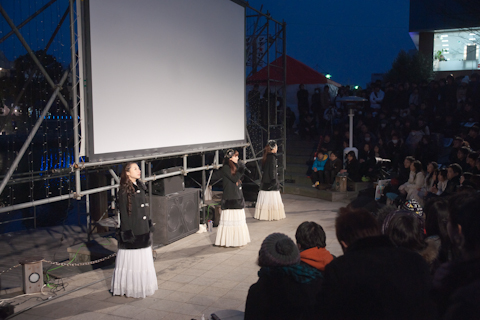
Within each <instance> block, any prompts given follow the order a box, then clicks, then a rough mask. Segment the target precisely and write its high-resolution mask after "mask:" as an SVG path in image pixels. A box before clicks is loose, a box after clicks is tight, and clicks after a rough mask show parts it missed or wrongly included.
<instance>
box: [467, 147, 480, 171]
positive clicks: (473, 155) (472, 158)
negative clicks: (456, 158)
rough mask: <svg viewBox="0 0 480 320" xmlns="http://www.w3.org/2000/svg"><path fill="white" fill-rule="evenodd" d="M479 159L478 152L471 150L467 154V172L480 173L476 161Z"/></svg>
mask: <svg viewBox="0 0 480 320" xmlns="http://www.w3.org/2000/svg"><path fill="white" fill-rule="evenodd" d="M477 159H478V152H470V153H469V154H468V156H467V165H468V166H467V170H466V171H467V172H470V173H472V174H479V173H480V170H478V168H477V166H476V163H477Z"/></svg>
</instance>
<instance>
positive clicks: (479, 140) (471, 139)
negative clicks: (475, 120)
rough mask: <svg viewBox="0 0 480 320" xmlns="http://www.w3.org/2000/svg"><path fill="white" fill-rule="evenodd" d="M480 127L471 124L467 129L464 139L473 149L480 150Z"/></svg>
mask: <svg viewBox="0 0 480 320" xmlns="http://www.w3.org/2000/svg"><path fill="white" fill-rule="evenodd" d="M479 131H480V128H479V127H478V126H476V125H475V126H472V127H470V129H468V136H467V137H466V138H465V140H467V141H468V143H469V144H470V148H472V150H474V151H479V150H480V135H479Z"/></svg>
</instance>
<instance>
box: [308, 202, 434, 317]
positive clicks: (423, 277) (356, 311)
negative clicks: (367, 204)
mask: <svg viewBox="0 0 480 320" xmlns="http://www.w3.org/2000/svg"><path fill="white" fill-rule="evenodd" d="M335 230H336V234H337V239H338V241H339V243H340V245H341V246H342V249H343V251H344V255H343V256H340V257H338V258H336V259H334V260H333V261H332V262H330V263H329V264H328V265H327V266H326V268H325V279H324V282H323V285H322V289H321V291H320V295H319V311H318V314H317V318H318V319H327V320H328V319H335V320H337V319H342V320H350V319H352V320H353V319H355V320H359V319H385V320H386V319H389V320H396V319H398V320H400V319H402V320H403V319H419V320H420V319H421V320H425V319H434V318H435V317H434V306H433V304H432V302H431V301H430V299H429V291H430V275H429V269H428V265H427V263H426V262H425V261H424V259H422V257H421V256H420V255H419V254H417V253H415V252H412V251H410V250H407V249H405V248H398V247H395V246H394V245H393V244H392V242H391V241H390V240H389V239H388V237H387V236H383V235H381V232H380V227H379V225H378V223H377V221H376V220H375V218H374V217H373V216H372V215H371V214H370V213H368V212H367V211H366V210H362V209H357V210H348V209H346V208H341V209H340V212H339V214H338V216H337V218H336V220H335ZM393 288H395V289H393Z"/></svg>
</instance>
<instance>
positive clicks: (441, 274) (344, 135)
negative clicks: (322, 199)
mask: <svg viewBox="0 0 480 320" xmlns="http://www.w3.org/2000/svg"><path fill="white" fill-rule="evenodd" d="M479 80H480V79H479V77H478V75H476V74H472V75H471V76H470V77H465V78H461V79H454V78H453V76H449V77H447V78H446V79H442V80H439V81H432V82H430V83H427V82H421V83H418V84H415V83H408V82H406V83H397V84H394V83H385V84H382V83H380V82H377V83H375V84H374V86H373V87H372V88H371V89H369V90H365V91H356V92H349V88H347V87H342V88H340V90H339V93H338V96H337V97H336V98H333V99H330V97H329V96H327V97H324V96H323V95H322V94H323V93H325V94H328V91H326V90H325V91H323V90H318V91H316V92H315V94H316V95H317V96H316V97H315V98H313V96H312V97H311V99H310V100H309V99H308V92H304V91H302V92H301V93H300V94H299V97H301V101H300V99H299V110H300V119H299V122H298V126H297V129H298V133H299V134H300V136H301V137H302V138H304V139H309V138H312V137H315V138H318V139H319V142H318V145H317V144H316V143H315V145H316V149H315V155H314V159H313V161H312V163H310V164H309V166H310V167H311V170H310V171H309V173H308V174H309V175H310V177H311V179H312V183H313V186H314V187H320V186H321V185H322V184H327V185H331V184H332V183H333V180H334V178H335V176H336V175H337V174H345V173H346V174H348V177H349V179H351V180H353V181H362V180H363V181H375V180H378V179H383V178H385V176H387V177H388V178H390V183H389V184H388V185H387V187H386V188H385V190H384V192H383V197H382V198H380V199H378V198H377V199H376V198H375V190H374V189H373V188H371V189H366V190H364V192H361V193H359V196H358V197H357V198H356V199H355V200H353V201H352V202H351V203H350V204H349V205H348V206H347V207H345V208H341V209H340V210H339V212H338V215H337V218H336V220H335V230H336V236H337V240H338V242H339V243H340V245H341V247H342V249H343V252H344V254H343V255H342V256H340V257H334V256H332V255H331V254H330V253H329V252H328V250H327V249H326V235H325V232H324V231H323V229H322V227H321V226H320V225H318V224H317V223H315V222H304V223H302V224H301V225H300V226H299V227H298V229H297V232H296V236H295V238H296V244H295V243H294V241H293V240H292V239H290V238H289V237H288V236H286V235H283V234H279V233H274V234H272V235H270V236H268V237H267V238H266V239H265V240H264V242H263V244H262V246H261V249H260V251H259V257H258V265H259V266H260V267H261V269H260V271H259V280H258V282H257V283H255V284H253V285H252V286H251V288H250V290H249V293H248V296H247V302H246V308H245V319H399V320H400V319H422V320H424V319H445V320H446V319H480V194H479V189H480V175H479V174H480V159H479V156H478V154H479V151H480V135H479V126H478V122H479V120H480V119H479V109H480V82H479ZM301 90H305V89H304V88H303V87H301V88H300V90H299V91H301ZM305 91H306V90H305ZM352 94H356V95H358V96H361V97H364V98H366V99H368V102H365V103H364V104H359V105H358V106H356V115H355V122H354V125H355V134H354V139H353V140H354V146H355V147H356V148H357V149H358V153H356V152H354V151H350V150H349V151H348V152H347V153H346V154H345V152H344V150H345V148H346V147H348V139H349V130H348V129H349V128H348V117H347V112H348V110H347V109H346V106H344V105H342V103H340V102H338V101H337V100H338V98H339V97H343V96H348V95H352ZM307 101H308V102H310V103H309V104H307V103H306V102H307ZM300 103H301V109H300ZM312 119H314V120H313V121H312ZM307 120H308V121H307ZM291 122H292V121H291V119H290V122H289V123H290V124H291ZM293 122H294V121H293ZM306 123H308V124H307V127H308V130H307V131H305V124H306ZM312 123H313V125H312ZM312 130H315V134H312V135H310V134H306V132H311V131H312ZM342 159H345V160H344V161H342ZM386 163H388V164H389V165H388V166H386V165H385V164H386ZM372 189H373V191H372Z"/></svg>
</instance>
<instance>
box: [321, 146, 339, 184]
mask: <svg viewBox="0 0 480 320" xmlns="http://www.w3.org/2000/svg"><path fill="white" fill-rule="evenodd" d="M342 169H343V164H342V160H341V159H340V158H339V157H338V153H337V152H336V151H332V152H331V153H330V158H329V159H328V161H327V164H326V165H325V182H326V183H327V184H328V185H332V184H333V183H334V182H335V178H336V177H337V174H338V173H339V172H340V170H342Z"/></svg>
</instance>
